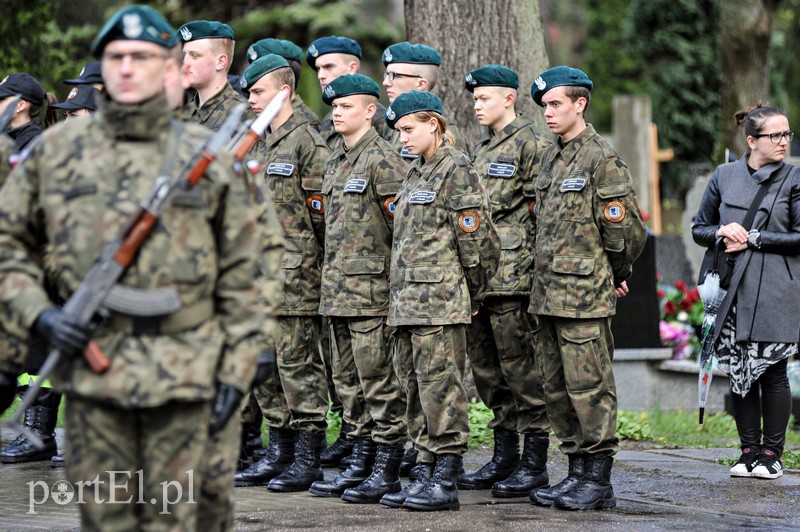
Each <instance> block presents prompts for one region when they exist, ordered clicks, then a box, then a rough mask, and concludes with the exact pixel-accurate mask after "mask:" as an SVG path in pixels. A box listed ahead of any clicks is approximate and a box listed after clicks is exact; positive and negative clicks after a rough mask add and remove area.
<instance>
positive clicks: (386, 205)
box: [383, 196, 397, 218]
mask: <svg viewBox="0 0 800 532" xmlns="http://www.w3.org/2000/svg"><path fill="white" fill-rule="evenodd" d="M396 199H397V198H396V197H395V196H392V197H391V198H386V199H385V200H383V210H384V211H386V214H387V215H389V217H390V218H394V210H395V207H396Z"/></svg>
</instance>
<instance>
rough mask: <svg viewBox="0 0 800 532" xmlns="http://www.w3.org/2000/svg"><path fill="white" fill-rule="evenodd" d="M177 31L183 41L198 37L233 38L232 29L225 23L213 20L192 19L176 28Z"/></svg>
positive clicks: (195, 39) (198, 38)
mask: <svg viewBox="0 0 800 532" xmlns="http://www.w3.org/2000/svg"><path fill="white" fill-rule="evenodd" d="M178 33H179V34H180V37H181V40H182V41H183V42H189V41H198V40H200V39H230V40H233V29H232V28H231V27H230V26H228V25H227V24H223V23H222V22H217V21H215V20H192V21H191V22H187V23H186V24H184V25H183V26H181V27H180V28H178Z"/></svg>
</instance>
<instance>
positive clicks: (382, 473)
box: [342, 445, 403, 504]
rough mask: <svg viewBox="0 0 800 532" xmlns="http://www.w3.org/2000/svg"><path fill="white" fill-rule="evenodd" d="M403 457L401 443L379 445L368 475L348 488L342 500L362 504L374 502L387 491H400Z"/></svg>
mask: <svg viewBox="0 0 800 532" xmlns="http://www.w3.org/2000/svg"><path fill="white" fill-rule="evenodd" d="M402 459H403V446H402V445H396V446H392V445H379V446H378V452H377V454H376V455H375V466H374V467H373V468H372V473H371V474H370V476H368V477H367V478H366V480H364V482H362V483H361V484H359V485H358V486H356V487H355V488H348V489H346V490H344V493H343V494H342V500H343V501H346V502H355V503H362V504H375V503H378V502H380V500H381V497H383V496H384V495H386V494H387V493H397V492H398V491H400V462H401V461H402Z"/></svg>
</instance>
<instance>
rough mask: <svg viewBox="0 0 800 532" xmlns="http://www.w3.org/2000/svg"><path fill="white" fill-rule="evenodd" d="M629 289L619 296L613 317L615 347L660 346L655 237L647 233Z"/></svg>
mask: <svg viewBox="0 0 800 532" xmlns="http://www.w3.org/2000/svg"><path fill="white" fill-rule="evenodd" d="M628 288H629V289H630V292H629V293H628V295H626V296H625V297H622V298H619V299H617V313H616V314H615V315H614V317H613V319H612V320H611V332H612V333H613V334H614V347H615V348H616V349H636V348H650V347H661V337H660V334H659V328H658V324H659V316H660V311H659V307H658V296H657V295H656V238H655V237H654V236H653V235H652V234H648V235H647V242H646V243H645V246H644V250H643V251H642V254H641V255H639V258H638V259H636V262H635V263H634V265H633V275H631V277H630V278H629V279H628Z"/></svg>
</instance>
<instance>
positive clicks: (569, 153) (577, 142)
mask: <svg viewBox="0 0 800 532" xmlns="http://www.w3.org/2000/svg"><path fill="white" fill-rule="evenodd" d="M595 135H597V133H596V132H595V130H594V127H592V124H586V129H584V130H583V131H581V132H580V133H578V136H577V137H575V138H574V139H572V140H570V141H569V142H567V143H566V144H565V143H564V142H563V141H562V140H561V138H559V139H558V142H557V145H558V148H559V149H558V153H559V154H560V155H561V159H562V160H563V161H564V163H565V164H567V165H569V164H570V163H572V160H573V159H575V156H576V155H578V152H579V151H580V149H581V148H582V147H583V145H584V144H586V143H587V142H589V140H591V139H592V137H594V136H595Z"/></svg>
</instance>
